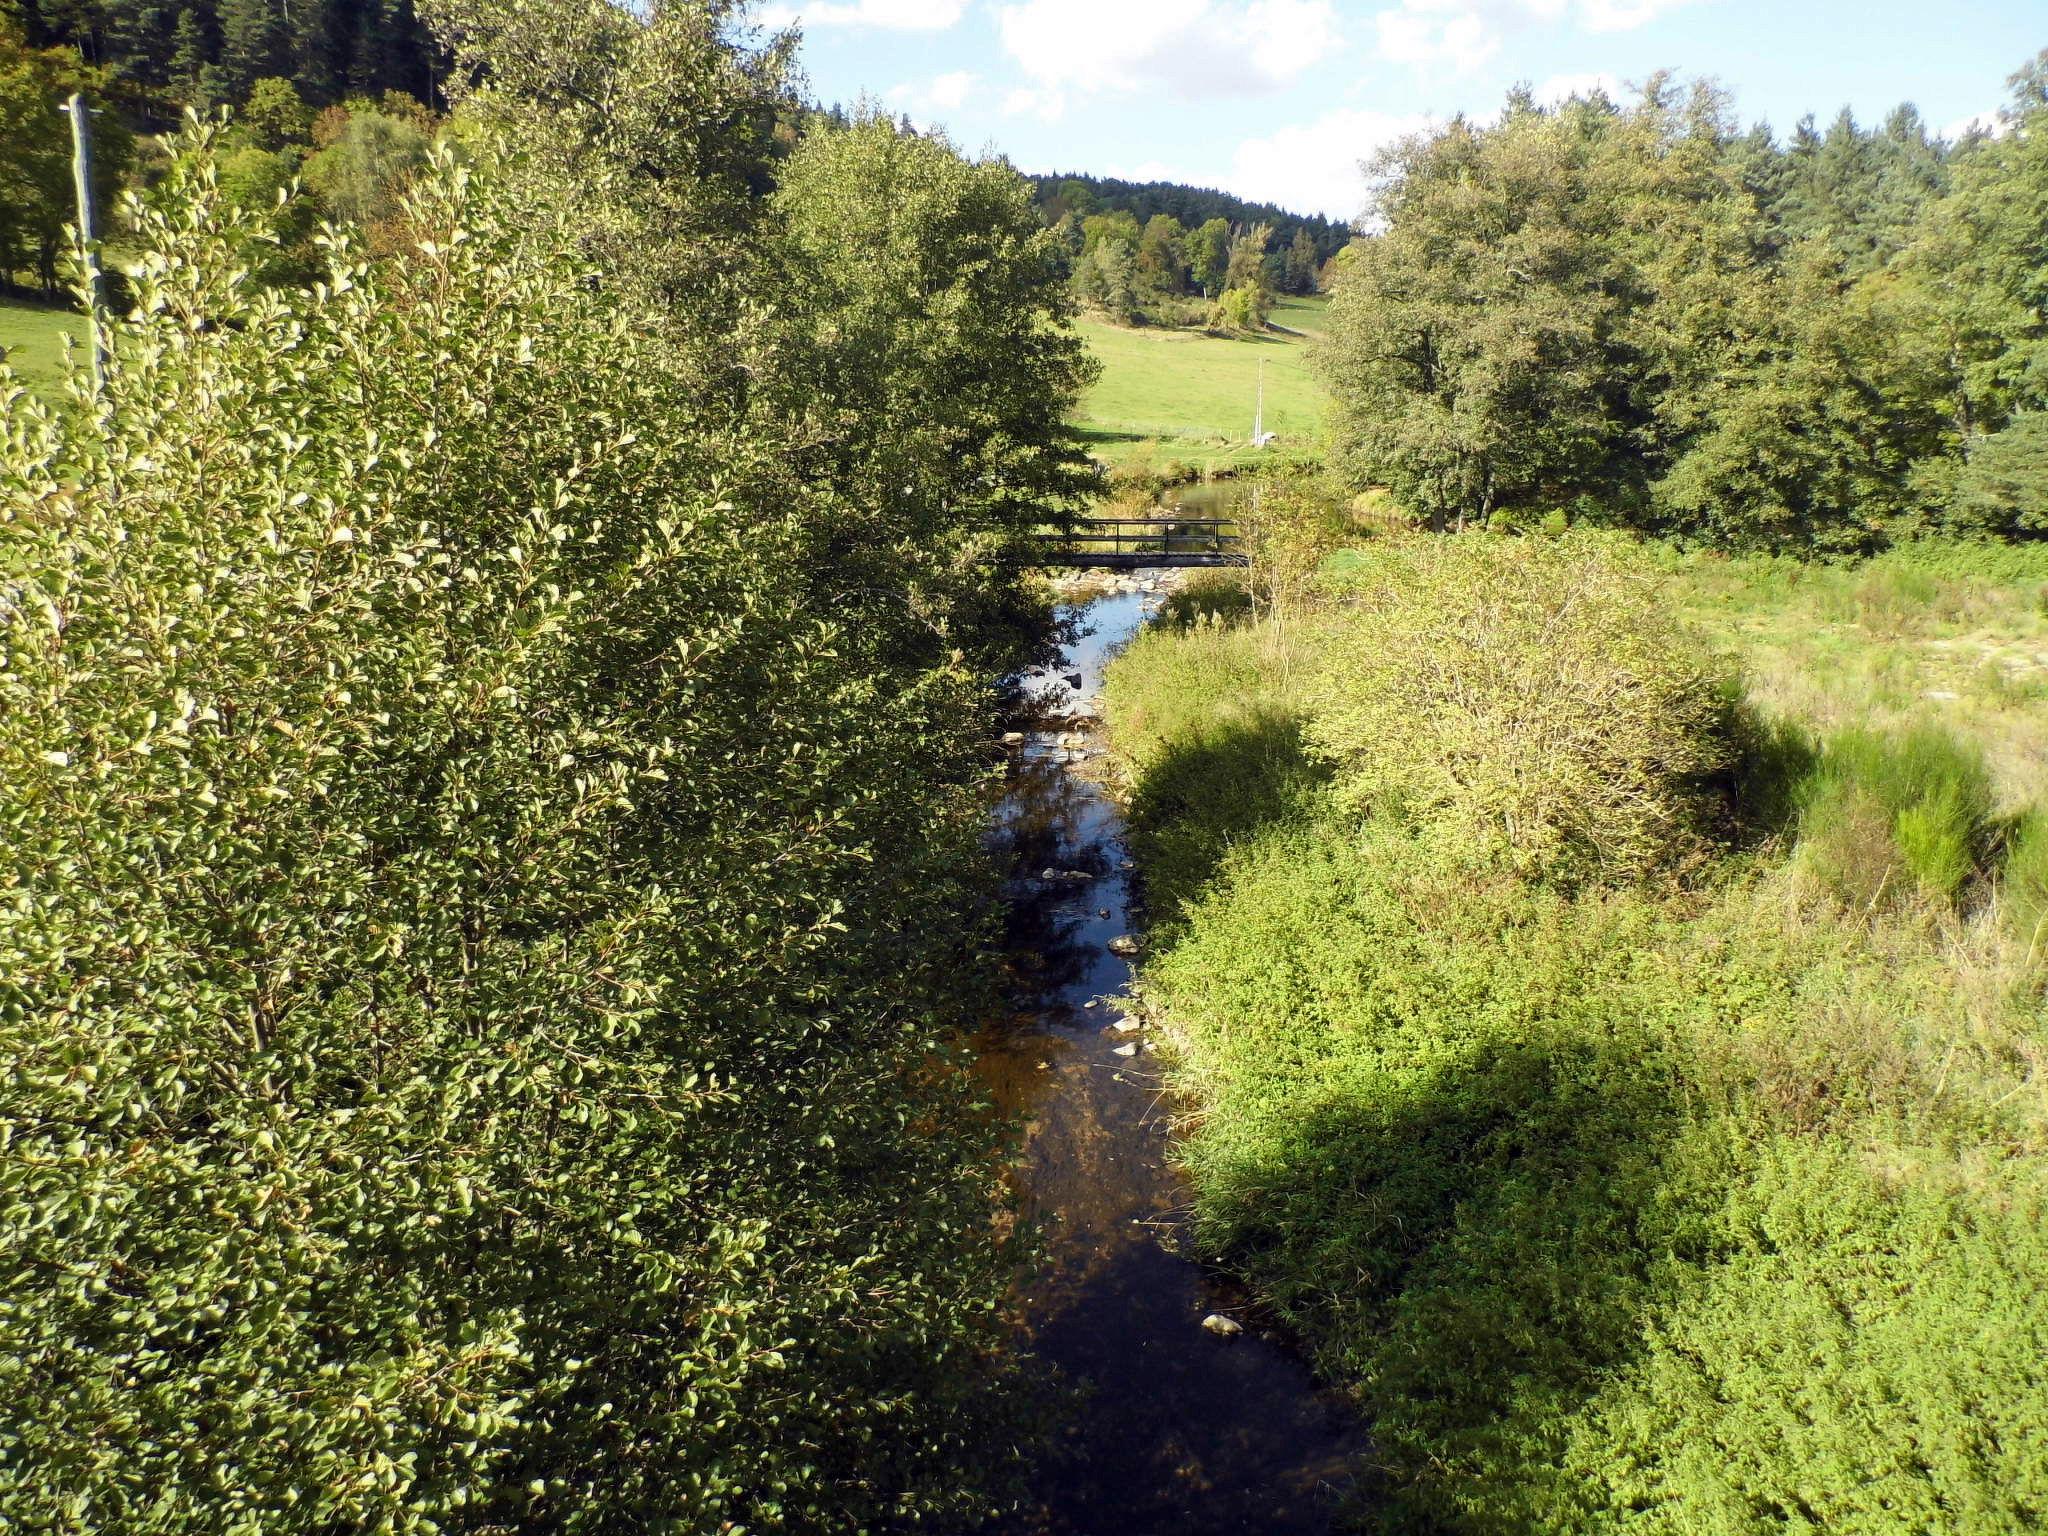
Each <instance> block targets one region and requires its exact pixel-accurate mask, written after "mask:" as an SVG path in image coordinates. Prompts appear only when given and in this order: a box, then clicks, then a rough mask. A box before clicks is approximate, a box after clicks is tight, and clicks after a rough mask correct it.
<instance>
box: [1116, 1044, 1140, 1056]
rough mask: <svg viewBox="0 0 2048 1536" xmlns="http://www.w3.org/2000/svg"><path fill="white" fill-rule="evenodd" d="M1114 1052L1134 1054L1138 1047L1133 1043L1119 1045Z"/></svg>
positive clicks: (1122, 1054)
mask: <svg viewBox="0 0 2048 1536" xmlns="http://www.w3.org/2000/svg"><path fill="white" fill-rule="evenodd" d="M1116 1054H1117V1055H1119V1056H1135V1055H1137V1054H1138V1048H1137V1047H1136V1046H1135V1045H1120V1046H1118V1047H1117V1048H1116Z"/></svg>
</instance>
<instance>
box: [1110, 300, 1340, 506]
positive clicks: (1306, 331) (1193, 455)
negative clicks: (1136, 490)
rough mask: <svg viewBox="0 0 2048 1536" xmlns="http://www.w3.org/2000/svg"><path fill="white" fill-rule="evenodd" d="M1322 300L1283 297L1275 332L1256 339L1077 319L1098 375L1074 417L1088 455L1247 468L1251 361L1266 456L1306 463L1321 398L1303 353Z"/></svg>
mask: <svg viewBox="0 0 2048 1536" xmlns="http://www.w3.org/2000/svg"><path fill="white" fill-rule="evenodd" d="M1323 309H1324V303H1323V301H1322V300H1321V299H1283V300H1281V302H1280V304H1279V305H1278V306H1277V307H1276V308H1275V309H1274V311H1273V317H1272V323H1273V327H1274V329H1272V330H1270V331H1268V332H1267V333H1266V334H1265V335H1262V336H1256V337H1253V336H1242V337H1226V336H1214V335H1210V334H1208V333H1206V332H1202V331H1183V330H1167V329H1131V328H1128V327H1125V326H1118V325H1110V324H1107V323H1105V322H1103V321H1100V320H1094V319H1089V320H1084V321H1082V322H1081V331H1082V334H1083V335H1084V336H1086V337H1087V340H1088V345H1089V349H1090V351H1091V352H1093V353H1094V355H1095V357H1096V359H1097V360H1098V361H1099V362H1100V363H1101V364H1102V377H1101V378H1100V379H1099V380H1098V381H1097V382H1096V384H1095V386H1094V388H1093V389H1091V390H1089V392H1088V394H1087V396H1086V397H1085V398H1084V399H1083V401H1082V403H1081V411H1080V414H1079V416H1078V417H1077V418H1076V420H1075V424H1076V426H1077V427H1078V428H1079V429H1080V431H1081V433H1082V435H1083V437H1084V438H1085V439H1086V440H1087V443H1088V447H1089V450H1090V451H1091V452H1092V453H1094V454H1095V455H1096V457H1098V458H1101V459H1104V460H1106V461H1108V462H1110V463H1114V464H1123V463H1126V462H1128V461H1131V460H1133V459H1141V460H1146V459H1148V460H1150V461H1151V463H1152V464H1153V465H1154V467H1160V468H1163V467H1164V466H1165V465H1166V464H1168V463H1169V462H1173V461H1178V462H1180V463H1184V464H1187V465H1190V466H1193V467H1196V468H1200V469H1207V470H1217V469H1228V468H1234V467H1237V466H1240V465H1243V464H1246V463H1249V462H1251V461H1252V460H1253V459H1254V458H1255V457H1256V455H1255V454H1254V453H1253V451H1252V449H1251V447H1250V442H1251V436H1252V420H1253V414H1254V411H1255V410H1256V407H1257V403H1258V389H1259V364H1260V362H1261V361H1263V362H1264V363H1265V365H1266V430H1267V431H1269V432H1275V433H1278V434H1279V439H1278V441H1277V442H1276V443H1274V444H1273V447H1272V449H1271V450H1270V451H1271V453H1273V454H1275V455H1280V456H1289V457H1297V458H1298V457H1310V456H1313V455H1314V454H1315V453H1316V452H1317V451H1318V450H1319V446H1320V442H1321V434H1322V415H1323V405H1324V399H1325V396H1324V394H1323V389H1322V385H1321V384H1320V383H1319V382H1317V380H1316V379H1315V378H1314V376H1313V375H1312V374H1311V373H1310V371H1309V368H1308V357H1307V347H1308V342H1309V340H1310V338H1311V337H1312V335H1314V334H1318V333H1320V331H1321V328H1322V323H1323Z"/></svg>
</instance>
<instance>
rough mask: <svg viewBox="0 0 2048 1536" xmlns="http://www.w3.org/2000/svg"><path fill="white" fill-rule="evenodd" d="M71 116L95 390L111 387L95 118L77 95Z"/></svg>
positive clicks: (73, 174) (67, 105)
mask: <svg viewBox="0 0 2048 1536" xmlns="http://www.w3.org/2000/svg"><path fill="white" fill-rule="evenodd" d="M64 110H65V111H66V112H68V113H69V114H70V115H71V179H72V181H73V183H74V184H75V185H76V187H77V190H78V254H79V258H80V260H82V261H83V262H84V263H85V293H86V321H87V323H88V325H89V326H90V327H91V330H92V390H93V393H94V394H95V395H97V394H99V393H101V392H102V391H103V390H104V389H105V388H106V387H107V341H106V326H105V324H104V321H105V318H106V317H105V316H104V315H103V314H102V313H101V307H102V299H101V293H100V250H99V232H98V231H97V230H96V229H94V227H93V210H92V118H91V115H90V114H89V113H88V112H87V111H86V107H85V97H84V96H82V95H79V94H77V93H76V92H74V93H73V94H72V97H71V100H70V101H68V102H66V103H65V104H64Z"/></svg>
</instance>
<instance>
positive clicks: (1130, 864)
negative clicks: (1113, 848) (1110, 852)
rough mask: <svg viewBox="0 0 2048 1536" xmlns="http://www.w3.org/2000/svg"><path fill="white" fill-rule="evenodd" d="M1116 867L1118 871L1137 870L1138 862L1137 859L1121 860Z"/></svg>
mask: <svg viewBox="0 0 2048 1536" xmlns="http://www.w3.org/2000/svg"><path fill="white" fill-rule="evenodd" d="M1116 867H1117V868H1118V869H1136V868H1137V867H1138V861H1137V860H1136V859H1119V860H1117V865H1116Z"/></svg>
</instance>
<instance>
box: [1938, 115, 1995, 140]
mask: <svg viewBox="0 0 2048 1536" xmlns="http://www.w3.org/2000/svg"><path fill="white" fill-rule="evenodd" d="M2011 131H2012V119H2011V118H2009V117H2007V116H2006V115H2005V114H2004V113H2003V112H1977V113H1973V114H1971V115H1970V116H1969V117H1959V118H1957V119H1956V120H1955V121H1954V122H1952V123H1950V124H1949V125H1948V126H1947V127H1945V128H1943V129H1942V130H1941V136H1942V137H1943V138H1944V139H1947V140H1948V141H1949V142H1950V143H1951V144H1953V143H1954V142H1955V141H1956V140H1957V139H1960V138H1963V137H1965V136H1966V135H1969V134H1972V133H1988V134H1990V135H1991V137H1992V138H1994V139H2002V138H2004V137H2005V136H2006V135H2007V134H2008V133H2010V132H2011Z"/></svg>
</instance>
